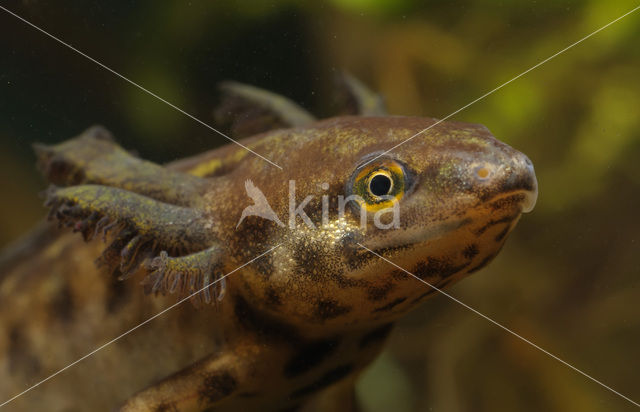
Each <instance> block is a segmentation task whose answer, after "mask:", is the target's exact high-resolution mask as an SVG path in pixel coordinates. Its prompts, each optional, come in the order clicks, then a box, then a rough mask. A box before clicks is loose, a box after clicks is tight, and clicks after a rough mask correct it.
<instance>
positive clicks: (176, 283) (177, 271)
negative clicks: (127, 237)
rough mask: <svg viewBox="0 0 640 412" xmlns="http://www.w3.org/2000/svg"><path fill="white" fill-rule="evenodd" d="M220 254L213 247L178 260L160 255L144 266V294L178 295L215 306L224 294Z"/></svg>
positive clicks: (163, 252)
mask: <svg viewBox="0 0 640 412" xmlns="http://www.w3.org/2000/svg"><path fill="white" fill-rule="evenodd" d="M219 254H220V250H219V249H218V248H217V247H215V246H214V247H211V248H209V249H206V250H203V251H201V252H197V253H193V254H191V255H187V256H182V257H179V258H174V257H170V256H169V255H168V253H167V252H165V251H162V252H160V255H159V256H157V257H155V258H153V259H152V260H151V261H147V263H146V265H147V266H148V269H149V270H150V271H151V273H150V274H149V275H148V276H147V277H146V278H145V279H144V281H143V284H144V287H145V292H146V293H153V294H158V293H162V294H165V293H167V292H168V293H176V292H177V293H179V294H180V295H181V296H189V295H193V297H192V301H193V302H194V303H200V302H202V301H204V302H205V303H211V302H214V303H217V302H218V301H220V300H222V298H223V297H224V295H225V292H226V281H225V279H224V277H223V273H222V267H221V264H220V259H219Z"/></svg>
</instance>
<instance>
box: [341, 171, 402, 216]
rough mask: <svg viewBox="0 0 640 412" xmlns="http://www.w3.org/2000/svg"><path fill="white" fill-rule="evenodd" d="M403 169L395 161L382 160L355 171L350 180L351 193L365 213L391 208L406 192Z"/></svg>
mask: <svg viewBox="0 0 640 412" xmlns="http://www.w3.org/2000/svg"><path fill="white" fill-rule="evenodd" d="M406 179H407V176H406V173H405V169H404V167H403V166H402V165H401V164H400V163H398V162H397V161H395V160H392V159H382V160H380V161H378V162H373V163H371V164H366V165H364V166H362V167H361V168H359V169H356V171H355V173H354V175H353V177H352V179H351V184H350V186H351V193H352V194H354V195H357V196H358V198H357V199H356V202H358V203H359V204H360V206H364V207H365V208H366V210H367V211H370V212H375V211H378V210H382V209H386V208H389V207H392V206H393V203H394V202H397V201H398V200H400V199H401V198H402V196H403V195H404V193H405V190H406V186H407V184H406Z"/></svg>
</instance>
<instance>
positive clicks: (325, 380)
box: [291, 364, 355, 399]
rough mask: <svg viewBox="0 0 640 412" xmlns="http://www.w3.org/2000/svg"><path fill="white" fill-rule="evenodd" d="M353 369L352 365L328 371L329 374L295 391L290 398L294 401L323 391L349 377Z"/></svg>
mask: <svg viewBox="0 0 640 412" xmlns="http://www.w3.org/2000/svg"><path fill="white" fill-rule="evenodd" d="M354 369H355V367H354V365H350V364H349V365H342V366H338V367H337V368H335V369H332V370H330V371H329V372H327V373H325V374H324V375H322V377H321V378H320V379H318V380H317V381H315V382H313V383H312V384H310V385H307V386H303V387H301V388H298V389H296V390H295V391H293V392H292V393H291V398H293V399H296V398H300V397H303V396H306V395H310V394H312V393H314V392H317V391H319V390H320V389H324V388H326V387H327V386H329V385H331V384H333V383H335V382H338V381H339V380H340V379H342V378H344V377H345V376H347V375H349V374H350V373H351V372H352V371H353V370H354Z"/></svg>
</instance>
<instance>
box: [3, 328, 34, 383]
mask: <svg viewBox="0 0 640 412" xmlns="http://www.w3.org/2000/svg"><path fill="white" fill-rule="evenodd" d="M8 363H9V373H10V374H12V375H13V374H18V373H21V374H23V375H24V376H26V377H28V378H33V377H35V376H37V375H38V373H39V372H40V369H41V367H42V365H41V364H40V360H39V359H38V357H37V356H36V355H34V354H33V353H32V352H31V342H30V341H29V340H28V338H27V337H26V336H25V335H24V333H23V331H22V330H21V329H20V328H19V327H18V326H14V327H13V328H11V330H10V331H9V350H8Z"/></svg>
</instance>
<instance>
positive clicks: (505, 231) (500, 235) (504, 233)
mask: <svg viewBox="0 0 640 412" xmlns="http://www.w3.org/2000/svg"><path fill="white" fill-rule="evenodd" d="M510 229H511V225H507V227H505V228H504V229H503V230H502V232H500V233H498V235H497V236H496V237H495V240H496V242H501V241H502V240H504V238H505V237H506V236H507V234H508V233H509V230H510Z"/></svg>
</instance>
